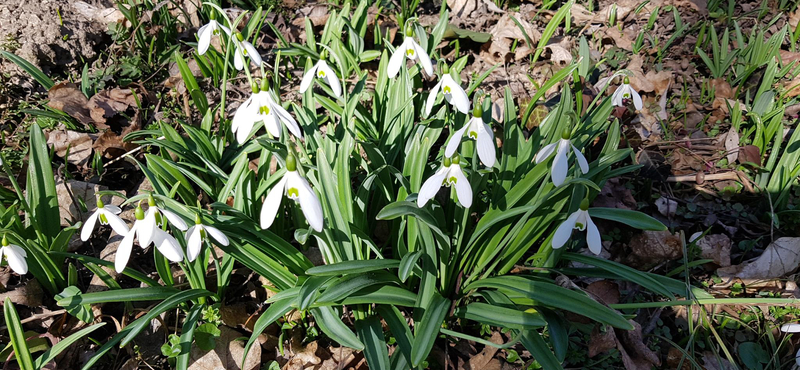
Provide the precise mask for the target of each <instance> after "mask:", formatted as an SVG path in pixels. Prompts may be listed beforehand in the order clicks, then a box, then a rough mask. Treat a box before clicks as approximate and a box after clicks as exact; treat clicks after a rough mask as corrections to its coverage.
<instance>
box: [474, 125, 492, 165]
mask: <svg viewBox="0 0 800 370" xmlns="http://www.w3.org/2000/svg"><path fill="white" fill-rule="evenodd" d="M484 126H485V127H481V128H479V129H478V140H476V142H475V144H476V145H477V149H478V158H480V159H481V162H483V164H484V165H486V166H487V167H493V166H494V161H495V159H496V158H495V150H494V137H493V136H492V135H491V134H490V132H491V130H492V129H491V128H490V127H489V126H488V125H484ZM487 128H488V130H487Z"/></svg>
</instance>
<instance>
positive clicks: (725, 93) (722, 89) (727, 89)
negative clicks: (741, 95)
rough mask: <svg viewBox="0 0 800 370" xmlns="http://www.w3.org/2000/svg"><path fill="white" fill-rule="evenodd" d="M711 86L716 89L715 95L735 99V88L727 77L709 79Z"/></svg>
mask: <svg viewBox="0 0 800 370" xmlns="http://www.w3.org/2000/svg"><path fill="white" fill-rule="evenodd" d="M709 83H710V84H711V88H712V89H714V96H716V97H717V98H724V99H733V88H731V84H729V83H728V81H727V80H725V78H722V77H720V78H714V79H711V80H709Z"/></svg>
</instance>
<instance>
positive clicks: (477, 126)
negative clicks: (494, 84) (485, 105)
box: [444, 105, 495, 167]
mask: <svg viewBox="0 0 800 370" xmlns="http://www.w3.org/2000/svg"><path fill="white" fill-rule="evenodd" d="M464 134H466V136H467V137H468V138H470V139H474V140H475V143H476V148H477V149H478V158H480V159H481V162H483V164H484V165H486V166H487V167H492V166H494V161H495V149H494V134H493V133H492V128H491V127H490V126H489V125H487V124H486V123H485V122H483V109H481V107H480V105H478V106H476V107H475V108H474V109H473V110H472V118H471V119H470V120H469V122H467V124H465V125H464V127H462V128H461V129H460V130H458V131H456V132H454V133H453V136H452V137H450V142H448V143H447V147H445V150H444V156H445V157H452V156H453V154H455V152H456V149H458V144H460V143H461V139H462V138H463V137H464Z"/></svg>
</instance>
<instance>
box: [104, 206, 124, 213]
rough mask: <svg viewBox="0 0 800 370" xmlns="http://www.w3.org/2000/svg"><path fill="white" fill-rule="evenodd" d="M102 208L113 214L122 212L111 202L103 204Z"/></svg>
mask: <svg viewBox="0 0 800 370" xmlns="http://www.w3.org/2000/svg"><path fill="white" fill-rule="evenodd" d="M103 208H105V210H106V211H109V212H111V213H113V214H115V215H118V214H120V213H122V210H121V209H120V208H119V207H117V206H115V205H113V204H106V205H104V206H103Z"/></svg>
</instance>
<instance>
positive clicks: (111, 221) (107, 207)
mask: <svg viewBox="0 0 800 370" xmlns="http://www.w3.org/2000/svg"><path fill="white" fill-rule="evenodd" d="M121 212H122V210H121V209H119V207H117V206H115V205H113V204H103V201H102V200H100V199H99V198H98V199H97V210H95V211H94V213H92V215H91V216H89V218H88V219H86V223H85V224H83V227H82V228H81V240H83V241H87V240H89V237H90V236H91V235H92V230H94V226H95V225H96V224H97V221H98V220H99V221H100V225H109V226H111V228H112V229H114V231H115V232H116V233H117V234H119V235H122V236H125V234H127V233H128V225H126V224H125V221H122V219H121V218H119V216H117V215H118V214H120V213H121Z"/></svg>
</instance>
